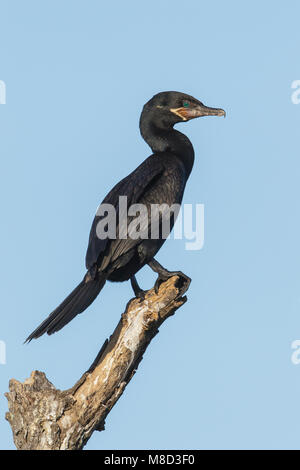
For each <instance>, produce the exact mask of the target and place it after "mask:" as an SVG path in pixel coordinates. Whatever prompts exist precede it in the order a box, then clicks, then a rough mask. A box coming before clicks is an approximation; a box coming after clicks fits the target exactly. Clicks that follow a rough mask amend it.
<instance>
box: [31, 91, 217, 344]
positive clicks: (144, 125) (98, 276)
mask: <svg viewBox="0 0 300 470" xmlns="http://www.w3.org/2000/svg"><path fill="white" fill-rule="evenodd" d="M209 115H217V116H225V112H224V111H223V110H222V109H218V108H209V107H207V106H204V105H203V103H201V102H200V101H198V100H196V99H195V98H193V97H192V96H189V95H186V94H183V93H179V92H173V91H171V92H162V93H158V94H157V95H155V96H154V97H153V98H152V99H151V100H150V101H148V103H146V104H145V106H144V108H143V111H142V114H141V118H140V131H141V135H142V137H143V138H144V140H145V141H146V142H147V143H148V144H149V146H150V147H151V149H152V152H153V154H152V155H151V156H150V157H148V158H147V159H146V160H145V161H144V162H143V163H142V164H141V165H139V166H138V167H137V168H136V169H135V170H134V171H133V172H132V173H130V174H129V175H128V176H127V177H126V178H124V179H123V180H122V181H120V182H119V183H118V184H117V185H116V186H115V187H114V188H113V189H112V190H111V191H110V192H109V194H108V195H107V196H106V197H105V199H104V200H103V202H102V203H101V204H111V205H112V206H113V207H114V208H115V210H116V214H117V227H116V238H113V237H109V238H106V239H100V238H99V237H98V235H97V226H98V223H99V221H101V220H102V217H103V215H102V216H100V215H96V216H95V219H94V221H93V224H92V227H91V231H90V237H89V244H88V249H87V254H86V268H87V273H86V275H85V276H84V278H83V280H82V281H81V283H80V284H79V285H78V286H77V287H76V288H75V289H74V290H73V291H72V292H71V294H70V295H69V296H68V297H67V298H66V299H65V300H64V301H63V302H62V303H61V304H60V305H59V306H58V307H57V308H56V309H55V310H54V311H53V312H52V313H51V314H50V315H49V317H48V318H46V320H44V321H43V323H41V325H40V326H38V327H37V328H36V329H35V330H34V331H33V333H31V334H30V335H29V336H28V338H27V340H26V341H31V340H32V339H33V338H38V337H40V336H41V335H43V334H44V333H48V334H52V333H54V332H56V331H58V330H60V329H61V328H62V327H63V326H65V325H66V324H67V323H69V321H71V320H72V319H73V318H74V317H75V316H76V315H77V314H79V313H81V312H83V311H84V310H85V309H86V308H87V307H88V306H89V305H90V304H91V303H92V302H93V301H94V299H95V298H96V297H97V295H98V294H99V292H100V291H101V289H102V288H103V286H104V284H105V282H106V281H107V280H109V281H112V282H120V281H126V280H129V279H130V280H131V284H132V287H133V289H134V292H135V294H136V295H137V296H140V297H143V295H144V292H143V291H142V290H141V289H140V287H139V286H138V284H137V281H136V278H135V274H136V273H137V272H138V271H139V270H140V269H141V268H142V267H143V266H144V265H145V264H148V265H149V266H150V267H151V268H152V269H153V270H154V271H155V272H156V273H158V279H157V281H156V288H157V287H158V285H159V282H160V281H163V280H166V279H167V278H168V277H170V276H172V275H174V274H180V275H181V276H183V277H186V276H185V275H184V274H182V273H181V272H178V271H175V272H170V271H168V270H166V269H165V268H163V267H162V266H161V265H160V264H159V263H158V262H157V261H156V260H155V259H154V256H155V255H156V253H157V252H158V250H159V249H160V248H161V246H162V244H163V243H164V242H165V239H166V236H165V234H164V236H163V234H162V233H161V231H160V232H159V237H158V238H156V239H153V238H151V227H152V226H151V224H152V225H153V214H152V218H151V219H150V215H151V206H152V205H153V204H159V205H161V204H167V205H168V206H172V205H173V204H181V201H182V197H183V193H184V189H185V185H186V182H187V180H188V177H189V175H190V173H191V171H192V168H193V163H194V149H193V146H192V144H191V142H190V141H189V139H188V138H187V137H186V136H185V135H184V134H182V133H181V132H179V131H177V130H175V129H174V128H173V127H174V125H175V124H176V123H178V122H182V121H188V120H189V119H193V118H196V117H200V116H209ZM120 196H126V197H127V206H128V207H130V206H132V205H133V204H137V203H138V204H144V206H145V207H146V208H147V209H148V212H147V216H145V217H144V218H142V219H141V222H140V226H141V229H142V228H143V230H144V233H147V234H148V238H147V239H146V238H145V237H144V238H142V237H139V238H131V237H130V236H129V237H127V238H124V237H123V238H121V236H120V224H121V223H122V219H121V220H119V216H120V210H119V209H120V208H119V201H120V199H119V198H120ZM97 213H98V211H97ZM158 217H160V219H159V226H161V217H162V216H161V215H158ZM133 219H134V216H128V217H127V225H128V226H130V222H132V220H133ZM174 222H175V216H173V215H171V217H170V230H172V227H173V225H174Z"/></svg>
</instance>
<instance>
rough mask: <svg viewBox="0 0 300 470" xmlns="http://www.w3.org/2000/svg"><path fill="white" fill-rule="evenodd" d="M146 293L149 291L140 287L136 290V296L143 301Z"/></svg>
mask: <svg viewBox="0 0 300 470" xmlns="http://www.w3.org/2000/svg"><path fill="white" fill-rule="evenodd" d="M146 293H147V291H146V290H143V289H140V290H139V291H137V292H135V296H136V298H137V299H139V300H140V301H141V302H143V301H144V300H145V297H146Z"/></svg>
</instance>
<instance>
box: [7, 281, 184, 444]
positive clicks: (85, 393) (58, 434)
mask: <svg viewBox="0 0 300 470" xmlns="http://www.w3.org/2000/svg"><path fill="white" fill-rule="evenodd" d="M188 286H189V283H186V282H185V281H184V279H182V278H179V277H178V276H174V277H172V278H170V279H169V280H168V281H166V282H164V283H163V284H161V286H160V289H159V292H158V294H156V293H155V292H154V289H151V290H150V291H148V292H147V294H146V297H145V300H143V301H140V300H138V299H132V300H131V301H130V302H129V303H128V305H127V308H126V311H125V313H123V314H122V316H121V319H120V322H119V324H118V325H117V327H116V329H115V331H114V333H113V334H112V335H111V337H110V338H109V340H106V341H105V343H104V345H103V346H102V348H101V350H100V352H99V353H98V355H97V357H96V359H95V361H94V362H93V364H92V365H91V367H90V369H89V370H88V371H87V372H85V373H84V374H83V376H82V377H81V378H80V379H79V380H78V382H77V383H76V384H75V385H74V386H73V387H72V388H70V389H68V390H64V391H61V390H58V389H56V388H55V387H54V385H52V383H51V382H49V380H48V379H47V378H46V375H45V374H44V373H43V372H39V371H33V372H32V373H31V376H30V378H28V379H26V380H25V381H24V383H21V382H18V381H17V380H15V379H11V380H10V383H9V390H10V391H9V392H8V393H6V394H5V395H6V397H7V400H8V406H9V412H8V413H7V414H6V419H7V420H8V422H9V423H10V426H11V428H12V431H13V437H14V442H15V445H16V447H17V449H22V450H38V449H39V450H75V449H82V448H83V447H84V445H85V444H86V442H87V441H88V439H89V438H90V436H91V435H92V433H93V432H94V431H95V430H98V431H102V430H103V429H104V423H105V419H106V417H107V415H108V413H109V412H110V410H111V409H112V407H113V406H114V404H115V403H116V402H117V400H118V399H119V398H120V396H121V395H122V393H123V392H124V390H125V387H126V385H127V384H128V383H129V381H130V380H131V378H132V376H133V375H134V373H135V372H136V369H137V367H138V365H139V363H140V361H141V360H142V358H143V354H144V352H145V350H146V348H147V347H148V345H149V343H150V341H151V340H152V339H153V338H154V336H155V335H156V334H157V333H158V328H159V327H160V325H161V324H162V323H163V322H164V321H165V320H166V319H167V318H168V317H170V316H171V315H173V314H174V313H175V311H176V310H177V309H178V308H179V307H180V306H181V305H183V304H184V303H185V301H186V297H182V296H183V294H184V293H185V292H186V290H187V289H188Z"/></svg>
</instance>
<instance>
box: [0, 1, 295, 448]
mask: <svg viewBox="0 0 300 470" xmlns="http://www.w3.org/2000/svg"><path fill="white" fill-rule="evenodd" d="M299 14H300V6H299V2H297V1H296V0H295V1H288V2H285V3H283V2H280V1H268V0H266V1H265V2H258V1H257V0H255V1H251V2H249V1H245V2H237V1H233V0H229V1H227V2H222V1H221V0H218V1H211V2H204V1H198V0H187V1H186V2H182V1H177V0H172V1H170V0H164V1H163V2H162V1H158V0H152V1H151V2H141V1H130V0H129V1H127V2H121V1H111V2H109V3H108V2H102V1H93V0H88V1H81V0H80V1H74V0H72V1H70V0H64V2H61V1H57V0H51V2H50V1H48V0H47V1H44V2H39V1H27V0H26V1H21V0H19V1H17V0H12V1H5V0H2V1H1V3H0V17H1V20H0V21H1V28H0V80H3V81H4V82H5V83H6V88H7V90H6V92H7V96H6V104H5V105H0V135H1V138H0V152H1V183H0V191H1V215H2V225H1V235H0V236H1V243H0V250H1V261H2V262H1V286H2V289H1V290H2V295H1V301H2V305H1V319H2V321H1V326H0V340H1V341H4V342H5V344H6V364H5V365H3V364H0V391H1V397H0V448H2V449H13V448H14V445H13V442H12V436H11V431H10V428H9V425H8V424H7V422H6V421H5V420H4V413H5V412H6V410H7V403H6V399H5V398H4V397H3V393H4V392H5V391H7V388H8V380H9V379H10V378H11V377H14V378H17V379H19V380H22V381H23V380H24V379H25V378H27V377H28V376H29V375H30V372H31V371H32V370H34V369H38V370H43V371H44V372H46V374H47V376H48V378H49V379H50V380H51V381H52V382H53V383H54V384H55V386H56V387H58V388H61V389H64V388H68V387H69V386H71V385H72V384H73V383H74V382H75V380H76V379H77V378H78V377H79V376H80V375H81V373H82V372H83V371H84V370H86V368H88V367H89V365H90V364H91V362H92V361H93V359H94V357H95V355H96V353H97V352H98V349H99V347H100V346H101V345H102V343H103V341H104V340H105V338H106V337H108V336H109V335H110V334H111V332H112V331H113V329H114V327H115V325H116V323H117V322H118V320H119V316H120V314H121V313H122V312H123V311H124V308H125V305H126V303H127V301H128V299H129V298H131V297H132V292H131V287H130V285H129V283H123V284H117V285H116V284H107V285H106V286H105V289H104V290H103V291H102V292H101V295H100V296H99V297H98V299H97V300H96V301H95V302H94V303H93V305H92V306H91V307H90V308H89V309H88V310H87V311H86V312H85V314H83V315H81V316H79V317H77V318H76V319H75V320H73V321H72V322H71V323H70V324H69V325H68V326H67V327H66V328H65V329H63V330H62V331H61V332H60V333H58V334H56V335H54V336H51V337H48V336H47V337H43V338H41V339H40V340H38V341H35V342H32V343H30V344H29V345H23V344H22V343H23V341H24V339H25V337H26V336H27V335H28V334H29V333H30V332H31V331H32V330H33V329H34V328H35V327H36V326H37V325H38V324H39V323H40V322H41V320H43V319H44V318H45V317H46V316H47V315H48V314H49V313H50V312H51V310H52V309H53V308H54V307H56V306H57V305H58V303H60V302H61V300H63V298H64V297H65V296H66V295H67V294H68V293H69V292H70V291H71V290H72V289H73V287H75V285H77V283H78V282H79V281H80V280H81V278H82V276H83V274H84V257H85V250H86V247H87V240H88V234H89V230H90V224H91V222H92V219H93V216H94V213H95V211H96V208H97V206H98V204H99V203H100V202H101V200H102V199H103V197H104V196H105V194H106V193H107V192H108V190H109V189H110V188H111V187H112V186H113V185H114V184H115V183H116V182H117V181H118V180H119V179H121V178H122V177H124V176H125V175H127V174H128V173H129V172H130V171H132V170H133V169H134V168H135V167H136V166H137V165H138V164H139V163H140V162H141V161H142V160H144V159H145V158H146V157H147V156H148V155H149V154H150V150H149V148H148V147H147V145H146V144H145V143H144V141H143V140H142V139H141V137H140V135H139V129H138V121H139V115H140V112H141V109H142V106H143V104H144V103H145V102H146V101H147V100H148V99H149V98H151V96H152V95H153V94H155V93H156V92H158V91H163V90H178V91H183V92H185V93H189V94H192V95H194V96H195V97H196V98H198V99H200V100H201V101H203V102H204V103H205V104H207V105H210V106H216V107H222V108H224V109H226V111H227V118H226V119H225V120H224V119H219V118H210V119H198V120H195V121H192V122H189V123H187V124H180V125H179V126H178V129H180V130H181V131H183V132H185V133H186V134H187V135H188V137H189V138H190V139H191V141H192V142H193V145H194V148H195V153H196V162H195V166H194V169H193V172H192V175H191V177H190V180H189V182H188V185H187V188H186V192H185V198H184V202H186V203H190V204H197V203H198V204H204V205H205V243H204V246H203V249H202V250H199V251H187V250H186V249H185V241H184V240H170V241H169V242H167V243H166V244H165V245H164V247H163V248H162V249H161V251H160V253H159V254H158V256H157V259H158V260H159V261H160V262H161V263H162V264H163V265H165V266H166V267H167V268H168V269H170V270H177V269H180V270H182V271H184V272H185V273H186V274H188V275H190V276H191V277H192V280H193V281H192V284H191V287H190V290H189V292H188V303H187V304H186V305H185V306H184V307H183V308H181V309H180V310H179V311H178V312H177V314H176V315H175V316H174V317H172V318H171V319H170V320H168V322H167V323H165V324H164V325H163V326H162V327H161V329H160V334H159V335H158V336H157V337H156V338H155V340H154V341H153V342H152V344H151V346H150V348H149V349H148V351H147V353H146V354H145V357H144V360H143V361H142V363H141V365H140V367H139V370H138V373H137V374H136V375H135V377H134V379H133V380H132V382H131V383H130V384H129V386H128V388H127V389H126V392H125V394H124V395H123V396H122V398H121V400H120V401H119V402H118V403H117V405H116V406H115V408H114V409H113V411H112V412H111V413H110V415H109V417H108V419H107V422H106V431H105V432H103V433H94V435H93V436H92V438H91V439H90V441H89V443H88V445H87V446H86V449H100V448H104V449H132V448H133V449H140V448H141V449H143V448H146V449H185V448H187V449H253V448H255V449H261V448H268V449H279V448H280V449H290V448H291V449H299V448H300V447H299V425H298V423H299V419H300V406H299V394H300V365H296V364H294V363H293V362H292V361H291V356H292V352H293V350H292V348H291V345H292V342H293V341H295V340H297V339H300V248H299V239H300V219H299V196H300V189H299V179H300V157H299V123H300V105H296V104H293V103H292V99H291V96H292V92H293V90H292V88H291V86H292V82H293V81H295V80H299V79H300V65H299V41H300V32H299ZM138 280H139V282H140V283H141V285H142V286H143V287H145V288H148V287H151V286H152V285H153V283H154V280H155V276H154V275H153V273H152V272H151V271H150V269H149V268H147V267H146V268H144V269H143V270H142V272H140V273H139V274H138Z"/></svg>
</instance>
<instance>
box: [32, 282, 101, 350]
mask: <svg viewBox="0 0 300 470" xmlns="http://www.w3.org/2000/svg"><path fill="white" fill-rule="evenodd" d="M105 282H106V277H103V278H102V277H101V275H100V279H99V277H98V278H96V279H92V278H91V276H90V275H89V273H88V274H87V275H86V276H85V277H84V278H83V280H82V281H81V283H80V284H78V286H77V287H75V289H74V290H73V291H72V292H71V294H69V295H68V297H67V298H66V299H65V300H64V301H63V302H62V303H61V304H60V305H59V306H58V307H57V308H56V309H55V310H54V311H53V312H52V313H50V315H49V317H48V318H46V320H44V321H43V323H41V324H40V325H39V326H38V327H37V328H36V329H35V330H34V331H33V332H32V333H31V334H30V335H29V336H28V338H27V339H26V340H25V343H26V342H30V341H31V340H32V339H34V338H39V337H40V336H42V335H43V334H44V333H48V335H52V334H53V333H55V332H56V331H59V330H60V329H61V328H63V327H64V326H65V325H66V324H67V323H69V322H70V321H71V320H73V318H74V317H76V315H78V314H79V313H82V312H83V311H84V310H85V309H86V308H87V307H88V306H89V305H90V304H91V303H92V302H93V301H94V300H95V298H96V297H97V295H98V294H99V292H100V291H101V289H102V288H103V286H104V284H105Z"/></svg>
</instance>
